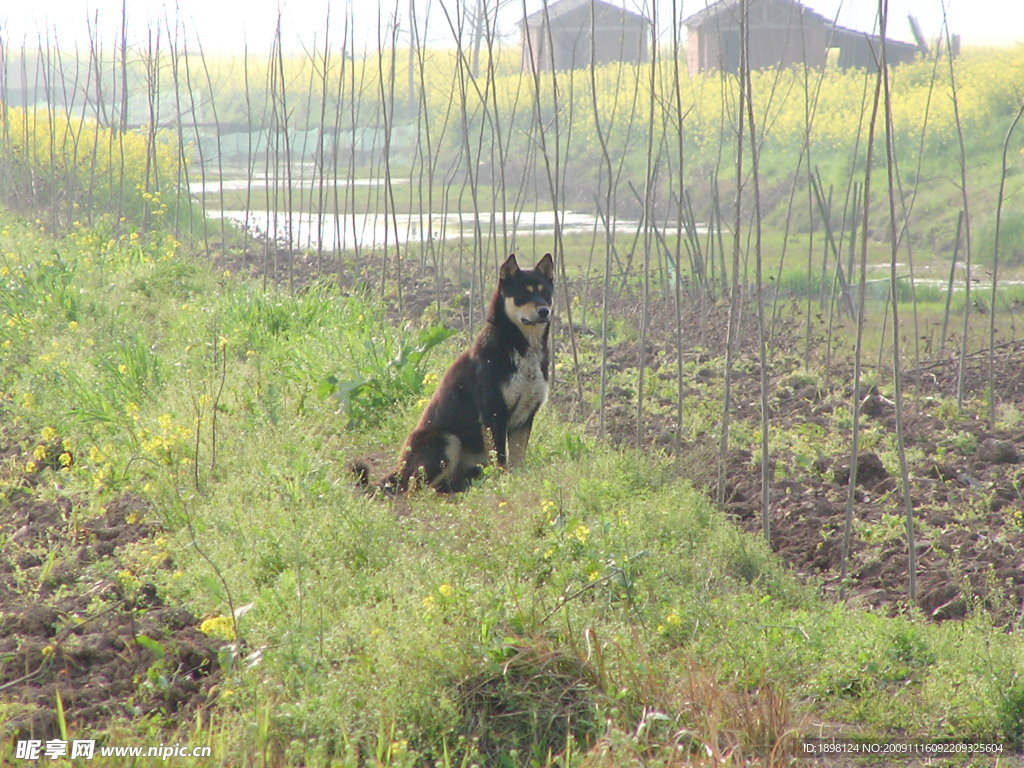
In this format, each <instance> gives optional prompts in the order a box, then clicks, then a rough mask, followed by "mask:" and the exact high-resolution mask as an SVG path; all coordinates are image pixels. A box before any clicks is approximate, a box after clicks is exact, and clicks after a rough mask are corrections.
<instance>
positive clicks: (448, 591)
mask: <svg viewBox="0 0 1024 768" xmlns="http://www.w3.org/2000/svg"><path fill="white" fill-rule="evenodd" d="M437 591H438V592H440V593H441V597H451V596H452V595H453V594H455V590H454V589H453V588H452V585H451V584H442V585H441V586H440V587H438V588H437Z"/></svg>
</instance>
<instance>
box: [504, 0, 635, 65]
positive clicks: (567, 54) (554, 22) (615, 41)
mask: <svg viewBox="0 0 1024 768" xmlns="http://www.w3.org/2000/svg"><path fill="white" fill-rule="evenodd" d="M550 25H551V33H550V40H549V34H548V29H547V25H546V24H545V21H544V20H543V19H541V20H539V21H537V22H534V23H532V24H524V25H523V26H522V28H521V32H520V39H521V41H522V44H523V69H524V70H526V71H528V70H530V69H531V66H532V62H531V60H530V49H529V48H528V45H530V44H532V45H533V51H534V54H533V56H534V59H535V60H536V66H537V67H538V68H539V69H544V70H550V69H552V67H554V69H558V70H561V69H581V68H585V67H589V66H590V59H591V53H593V54H594V58H595V64H597V65H601V64H606V63H608V62H612V61H626V62H640V61H645V60H646V59H647V47H648V46H647V37H648V34H649V31H648V24H647V22H646V21H643V20H640V19H637V18H636V17H633V16H627V15H624V14H623V15H615V14H608V13H607V12H605V13H604V14H602V15H601V16H599V17H598V18H597V19H593V18H592V17H591V12H590V8H589V7H587V6H582V7H581V8H579V9H577V10H576V11H573V12H572V13H568V14H565V15H563V16H559V17H556V18H553V19H550ZM549 42H550V43H553V55H552V50H549Z"/></svg>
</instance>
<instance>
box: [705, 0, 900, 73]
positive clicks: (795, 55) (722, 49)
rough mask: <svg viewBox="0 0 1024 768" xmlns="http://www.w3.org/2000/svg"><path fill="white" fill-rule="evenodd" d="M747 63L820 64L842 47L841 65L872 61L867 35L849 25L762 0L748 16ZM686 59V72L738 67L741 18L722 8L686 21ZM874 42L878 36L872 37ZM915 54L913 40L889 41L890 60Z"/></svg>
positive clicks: (865, 64) (868, 64) (758, 66)
mask: <svg viewBox="0 0 1024 768" xmlns="http://www.w3.org/2000/svg"><path fill="white" fill-rule="evenodd" d="M748 23H749V36H750V66H751V68H752V69H762V68H765V67H773V66H783V67H787V66H794V65H798V64H803V63H804V62H806V63H807V64H808V65H809V66H812V67H820V66H824V64H825V61H826V58H827V56H828V51H829V49H830V48H838V49H840V55H839V66H841V67H869V68H870V67H873V66H874V57H873V56H872V54H871V47H870V43H869V41H868V36H866V35H864V34H862V33H858V32H855V31H853V30H846V29H841V28H840V29H836V30H833V28H832V26H831V25H829V24H827V23H826V22H825V21H824V20H823V19H822V18H821V17H818V16H817V15H802V14H801V13H800V8H799V7H798V6H796V5H791V4H788V3H787V4H776V3H762V4H758V5H757V6H755V7H754V8H752V9H751V13H750V16H749V17H748ZM687 31H688V35H687V41H686V60H687V64H688V66H689V69H690V74H694V75H695V74H698V73H700V72H708V71H712V70H719V69H721V70H723V71H726V72H738V71H739V64H740V23H739V19H738V18H736V17H733V16H730V14H729V13H728V12H722V13H720V14H718V15H717V16H713V17H710V18H708V19H706V20H704V22H703V23H702V24H700V26H696V27H687ZM874 40H875V45H876V47H877V38H874ZM916 55H917V49H916V47H915V46H913V45H909V44H907V43H900V42H896V41H890V42H889V43H888V48H887V57H888V60H889V62H890V63H892V64H897V63H900V62H904V61H911V60H913V59H914V57H915V56H916Z"/></svg>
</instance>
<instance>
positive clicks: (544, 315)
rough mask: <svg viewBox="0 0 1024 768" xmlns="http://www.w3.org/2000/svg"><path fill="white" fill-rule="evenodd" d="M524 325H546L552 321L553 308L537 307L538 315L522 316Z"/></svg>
mask: <svg viewBox="0 0 1024 768" xmlns="http://www.w3.org/2000/svg"><path fill="white" fill-rule="evenodd" d="M522 321H523V325H544V324H546V323H550V322H551V308H550V307H537V314H536V316H534V317H532V318H529V317H524V318H522Z"/></svg>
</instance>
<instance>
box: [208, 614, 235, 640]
mask: <svg viewBox="0 0 1024 768" xmlns="http://www.w3.org/2000/svg"><path fill="white" fill-rule="evenodd" d="M199 631H200V632H202V633H203V634H204V635H209V636H210V637H216V638H219V639H221V640H227V641H229V642H230V641H232V640H235V639H236V636H235V622H234V621H232V619H231V617H230V616H212V617H210V618H209V619H205V620H204V621H203V623H202V624H200V625H199Z"/></svg>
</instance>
